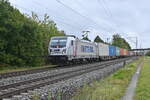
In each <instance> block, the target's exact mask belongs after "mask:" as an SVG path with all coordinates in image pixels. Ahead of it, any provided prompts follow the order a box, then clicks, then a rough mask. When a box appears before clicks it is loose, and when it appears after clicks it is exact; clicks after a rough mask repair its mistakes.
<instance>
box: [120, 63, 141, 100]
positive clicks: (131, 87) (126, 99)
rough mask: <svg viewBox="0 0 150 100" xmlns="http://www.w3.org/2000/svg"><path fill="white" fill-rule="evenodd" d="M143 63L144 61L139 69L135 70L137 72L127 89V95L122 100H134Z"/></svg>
mask: <svg viewBox="0 0 150 100" xmlns="http://www.w3.org/2000/svg"><path fill="white" fill-rule="evenodd" d="M142 65H143V63H141V64H139V66H138V68H137V71H136V72H135V74H134V75H133V76H132V79H131V82H130V84H129V86H128V88H127V90H126V93H125V95H124V96H123V98H122V100H133V97H134V94H135V89H136V85H137V81H138V78H139V75H140V71H141V66H142Z"/></svg>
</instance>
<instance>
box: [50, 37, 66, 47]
mask: <svg viewBox="0 0 150 100" xmlns="http://www.w3.org/2000/svg"><path fill="white" fill-rule="evenodd" d="M66 43H67V38H53V39H52V40H51V44H50V46H51V48H57V47H58V48H63V47H66Z"/></svg>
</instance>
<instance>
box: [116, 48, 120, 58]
mask: <svg viewBox="0 0 150 100" xmlns="http://www.w3.org/2000/svg"><path fill="white" fill-rule="evenodd" d="M116 56H120V48H119V47H116Z"/></svg>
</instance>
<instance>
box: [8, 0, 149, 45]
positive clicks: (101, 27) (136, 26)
mask: <svg viewBox="0 0 150 100" xmlns="http://www.w3.org/2000/svg"><path fill="white" fill-rule="evenodd" d="M9 1H10V2H11V3H12V5H13V6H15V7H16V8H18V9H19V10H20V11H21V12H22V13H26V14H28V15H30V14H31V11H33V12H35V13H37V14H38V15H39V16H40V17H42V16H43V15H44V14H45V13H47V14H48V15H49V16H50V19H52V20H54V21H55V23H57V26H58V28H59V29H61V30H64V31H65V32H66V33H67V34H74V35H76V36H78V37H79V38H81V36H82V31H85V30H88V31H90V34H89V37H90V39H91V40H93V39H94V38H95V36H96V35H99V36H100V37H101V38H102V39H103V40H105V41H106V39H107V38H112V35H113V34H115V33H119V34H120V35H121V36H122V37H124V38H125V39H127V38H128V39H127V41H128V42H129V43H130V45H131V46H132V48H135V43H134V42H135V40H136V39H135V37H138V48H140V47H142V48H149V47H150V6H149V4H150V1H149V0H9Z"/></svg>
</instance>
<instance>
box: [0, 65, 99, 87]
mask: <svg viewBox="0 0 150 100" xmlns="http://www.w3.org/2000/svg"><path fill="white" fill-rule="evenodd" d="M98 64H101V63H95V64H91V66H95V65H98ZM83 67H88V65H81V66H76V67H67V68H61V69H54V70H48V71H45V72H40V73H34V74H28V75H22V76H17V77H11V78H6V79H1V80H0V86H4V85H9V84H13V83H18V82H22V81H28V80H33V79H36V78H41V77H46V76H51V75H55V74H59V73H64V72H68V71H73V70H77V69H80V68H83Z"/></svg>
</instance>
